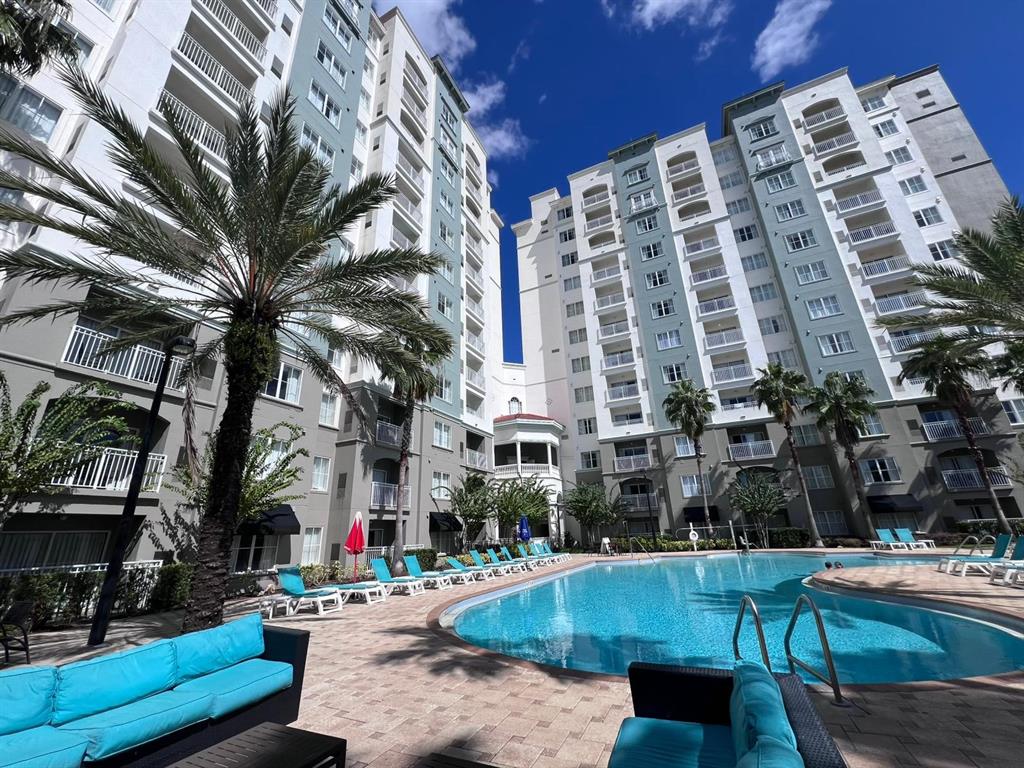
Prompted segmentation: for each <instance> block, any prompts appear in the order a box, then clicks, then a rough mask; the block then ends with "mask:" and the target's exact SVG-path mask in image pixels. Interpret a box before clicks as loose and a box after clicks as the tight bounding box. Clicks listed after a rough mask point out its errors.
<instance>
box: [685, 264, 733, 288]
mask: <svg viewBox="0 0 1024 768" xmlns="http://www.w3.org/2000/svg"><path fill="white" fill-rule="evenodd" d="M728 276H729V270H727V269H726V268H725V265H721V266H717V267H711V269H702V270H700V271H699V272H694V273H693V274H692V275H691V276H690V282H691V283H692V284H693V285H695V286H698V285H704V284H705V283H713V282H714V281H715V280H721V279H722V278H724V277H728Z"/></svg>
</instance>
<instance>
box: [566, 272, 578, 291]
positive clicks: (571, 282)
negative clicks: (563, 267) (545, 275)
mask: <svg viewBox="0 0 1024 768" xmlns="http://www.w3.org/2000/svg"><path fill="white" fill-rule="evenodd" d="M579 287H580V276H579V275H573V276H572V277H567V278H565V279H564V280H562V290H563V291H575V290H577V289H578V288H579Z"/></svg>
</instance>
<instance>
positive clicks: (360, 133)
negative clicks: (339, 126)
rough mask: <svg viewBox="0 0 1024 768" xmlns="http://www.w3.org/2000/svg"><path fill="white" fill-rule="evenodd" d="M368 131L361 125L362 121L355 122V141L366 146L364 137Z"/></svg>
mask: <svg viewBox="0 0 1024 768" xmlns="http://www.w3.org/2000/svg"><path fill="white" fill-rule="evenodd" d="M369 133H370V129H369V128H367V127H366V126H365V125H363V121H362V120H358V119H357V120H356V141H357V142H359V143H360V144H362V145H363V146H366V137H367V136H368V135H369Z"/></svg>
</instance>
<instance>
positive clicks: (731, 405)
mask: <svg viewBox="0 0 1024 768" xmlns="http://www.w3.org/2000/svg"><path fill="white" fill-rule="evenodd" d="M744 408H757V402H756V401H755V400H754V398H752V397H743V398H736V399H735V400H730V401H727V402H723V403H722V407H721V410H723V411H741V410H743V409H744Z"/></svg>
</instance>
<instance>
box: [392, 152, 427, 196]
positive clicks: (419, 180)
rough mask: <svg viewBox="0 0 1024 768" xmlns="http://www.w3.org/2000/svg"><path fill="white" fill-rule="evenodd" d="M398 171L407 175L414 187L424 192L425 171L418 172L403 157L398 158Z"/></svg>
mask: <svg viewBox="0 0 1024 768" xmlns="http://www.w3.org/2000/svg"><path fill="white" fill-rule="evenodd" d="M398 169H399V170H400V171H402V172H404V173H405V175H406V177H408V179H409V181H411V182H412V185H413V186H414V187H416V189H418V190H419V191H420V192H422V191H423V171H422V170H417V169H416V167H415V166H414V165H413V164H412V163H410V162H409V161H408V160H406V159H405V157H404V156H403V155H399V156H398Z"/></svg>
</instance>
